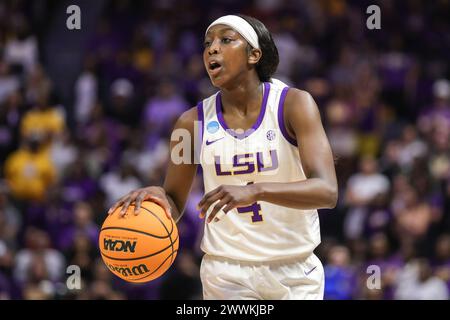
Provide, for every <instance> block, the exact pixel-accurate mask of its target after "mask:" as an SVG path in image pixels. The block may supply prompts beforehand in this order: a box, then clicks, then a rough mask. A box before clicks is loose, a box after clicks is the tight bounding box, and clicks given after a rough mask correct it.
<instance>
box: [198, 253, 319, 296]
mask: <svg viewBox="0 0 450 320" xmlns="http://www.w3.org/2000/svg"><path fill="white" fill-rule="evenodd" d="M200 277H201V280H202V285H203V298H204V299H205V300H322V299H323V291H324V285H325V277H324V270H323V266H322V263H321V262H320V260H319V258H317V257H316V256H315V255H314V254H311V255H310V256H309V257H308V258H307V259H305V260H301V261H299V260H298V259H296V260H292V259H291V260H280V261H270V262H248V261H237V260H230V259H226V258H221V257H215V256H210V255H205V256H204V257H203V260H202V263H201V267H200Z"/></svg>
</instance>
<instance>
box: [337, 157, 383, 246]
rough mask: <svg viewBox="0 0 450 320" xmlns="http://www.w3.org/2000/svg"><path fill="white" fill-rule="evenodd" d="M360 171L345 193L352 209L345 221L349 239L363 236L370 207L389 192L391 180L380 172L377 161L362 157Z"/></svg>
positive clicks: (348, 204)
mask: <svg viewBox="0 0 450 320" xmlns="http://www.w3.org/2000/svg"><path fill="white" fill-rule="evenodd" d="M359 167H360V171H359V172H358V173H356V174H354V175H352V176H351V177H350V179H349V180H348V183H347V190H346V193H345V203H346V205H347V206H349V207H350V209H349V211H348V212H347V216H346V220H345V226H344V228H345V233H346V237H347V238H349V239H356V238H359V237H360V236H361V232H362V231H363V226H364V221H365V219H366V215H367V211H368V206H369V205H370V204H371V203H372V201H373V200H374V199H375V198H376V197H377V196H378V195H380V194H386V193H388V192H389V187H390V183H389V180H388V179H387V178H386V177H385V176H384V175H383V174H381V173H379V172H378V163H377V160H376V159H374V158H373V157H371V156H365V157H362V158H361V160H360V165H359Z"/></svg>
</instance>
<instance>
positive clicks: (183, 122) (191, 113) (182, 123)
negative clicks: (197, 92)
mask: <svg viewBox="0 0 450 320" xmlns="http://www.w3.org/2000/svg"><path fill="white" fill-rule="evenodd" d="M195 121H198V113H197V107H192V108H190V109H189V110H187V111H185V112H183V113H182V114H181V115H180V117H179V118H178V120H177V123H176V124H175V129H187V130H189V131H193V130H194V124H195Z"/></svg>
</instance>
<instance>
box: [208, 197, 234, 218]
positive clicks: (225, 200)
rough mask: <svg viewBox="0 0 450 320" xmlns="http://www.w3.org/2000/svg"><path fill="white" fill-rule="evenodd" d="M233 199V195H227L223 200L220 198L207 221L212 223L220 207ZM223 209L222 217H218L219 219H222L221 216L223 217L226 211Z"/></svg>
mask: <svg viewBox="0 0 450 320" xmlns="http://www.w3.org/2000/svg"><path fill="white" fill-rule="evenodd" d="M230 201H231V197H230V196H226V197H225V198H223V199H222V200H220V201H219V202H218V203H217V204H216V205H215V206H214V208H213V210H212V211H211V213H210V214H209V215H208V220H207V222H208V223H210V222H211V221H212V220H213V219H214V218H215V217H216V214H217V213H218V212H219V210H220V209H222V208H223V206H225V205H226V204H227V203H228V202H230ZM220 211H221V215H220V217H217V219H220V218H221V217H223V215H224V213H223V212H222V210H220Z"/></svg>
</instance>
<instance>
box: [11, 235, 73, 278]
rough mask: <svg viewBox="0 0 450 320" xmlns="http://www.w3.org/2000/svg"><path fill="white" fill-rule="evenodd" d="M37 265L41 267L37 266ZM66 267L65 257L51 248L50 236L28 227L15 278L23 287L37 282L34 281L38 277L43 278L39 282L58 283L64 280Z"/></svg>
mask: <svg viewBox="0 0 450 320" xmlns="http://www.w3.org/2000/svg"><path fill="white" fill-rule="evenodd" d="M37 263H39V264H41V265H39V266H36V264H37ZM65 266H66V264H65V259H64V256H63V255H62V254H61V253H60V252H59V251H57V250H55V249H52V248H51V243H50V238H49V236H48V234H47V233H46V232H45V231H43V230H39V229H36V228H34V227H28V228H27V230H26V231H25V248H23V249H21V250H19V251H18V252H17V255H16V258H15V264H14V278H15V279H16V280H17V281H18V282H19V283H20V284H21V285H26V284H27V283H28V282H29V281H34V280H36V279H33V277H34V276H36V275H38V276H39V277H42V278H40V279H39V280H44V279H45V280H48V281H50V282H52V283H57V282H58V281H62V280H63V275H64V274H65V273H64V271H65ZM35 268H39V269H35Z"/></svg>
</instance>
